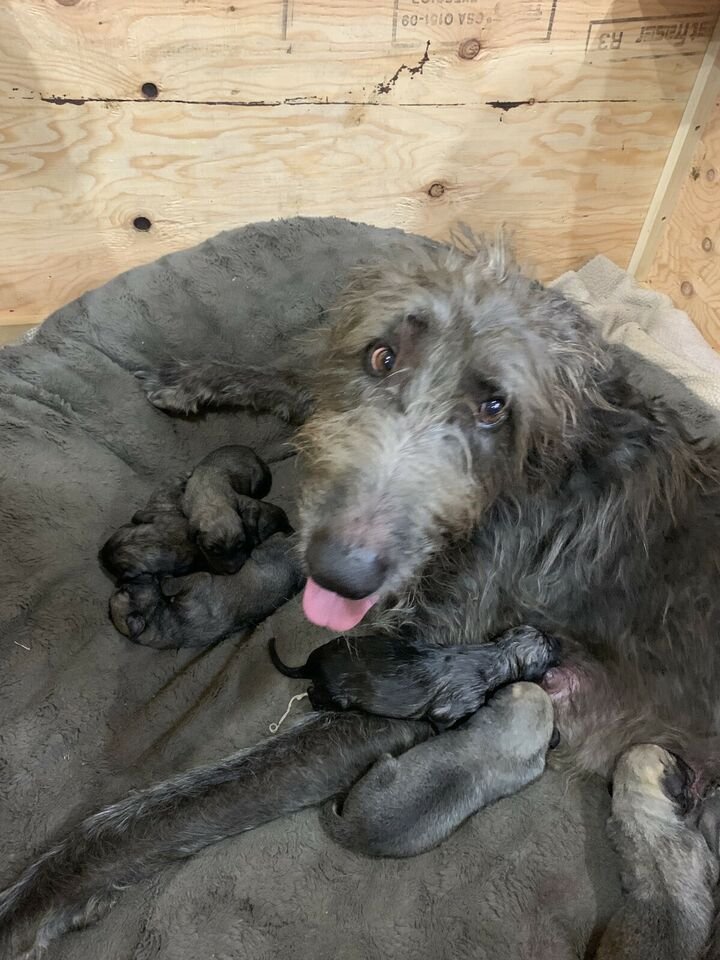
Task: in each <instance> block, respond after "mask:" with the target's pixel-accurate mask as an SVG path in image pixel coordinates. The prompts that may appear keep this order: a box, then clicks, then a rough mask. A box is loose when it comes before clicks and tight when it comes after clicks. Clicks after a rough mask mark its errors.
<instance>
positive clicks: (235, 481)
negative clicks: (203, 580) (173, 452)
mask: <svg viewBox="0 0 720 960" xmlns="http://www.w3.org/2000/svg"><path fill="white" fill-rule="evenodd" d="M271 484H272V476H271V473H270V470H269V468H268V466H267V464H266V463H265V462H264V461H263V460H261V459H260V457H258V456H257V454H256V453H255V452H254V451H253V450H251V449H250V448H249V447H241V446H227V447H220V448H219V449H218V450H214V451H213V452H212V453H211V454H209V456H207V457H205V459H204V460H201V461H200V463H199V464H198V465H197V467H195V469H194V470H193V472H192V474H191V475H190V478H189V479H188V481H187V486H186V487H185V493H184V494H183V497H182V501H181V507H182V512H183V513H184V515H185V516H186V517H187V522H188V527H189V532H190V537H191V539H192V540H193V542H194V543H196V544H197V547H198V549H199V550H200V553H201V554H202V556H203V557H204V559H205V561H206V563H207V566H208V567H209V569H210V570H212V571H213V572H214V573H237V571H238V570H239V569H240V567H241V566H242V565H243V563H245V561H246V560H247V558H248V557H249V556H250V553H251V552H252V550H253V549H254V548H255V547H256V546H257V544H258V543H262V542H263V540H267V538H268V537H269V536H271V535H272V534H273V533H278V532H283V533H290V532H291V528H290V524H289V523H288V519H287V517H286V515H285V512H284V511H283V510H281V509H280V507H276V506H274V505H273V504H271V503H262V502H260V501H261V499H262V497H265V496H267V494H268V493H269V492H270V487H271Z"/></svg>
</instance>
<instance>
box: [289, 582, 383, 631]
mask: <svg viewBox="0 0 720 960" xmlns="http://www.w3.org/2000/svg"><path fill="white" fill-rule="evenodd" d="M377 599H378V598H377V597H376V596H370V597H363V598H362V600H348V599H346V598H345V597H341V596H340V594H338V593H333V592H332V591H331V590H325V589H324V588H323V587H321V586H320V585H319V584H317V583H315V581H314V580H311V579H310V578H309V577H308V581H307V583H306V584H305V593H304V594H303V610H304V611H305V616H306V617H307V618H308V620H310V622H311V623H316V624H317V625H318V626H319V627H327V628H328V629H329V630H337V631H338V632H339V633H343V632H344V631H345V630H351V629H352V628H353V627H356V626H357V625H358V623H360V621H361V620H362V618H363V617H364V616H365V614H366V613H367V612H368V610H369V609H370V607H372V606H373V604H375V603H377Z"/></svg>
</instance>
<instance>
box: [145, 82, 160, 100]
mask: <svg viewBox="0 0 720 960" xmlns="http://www.w3.org/2000/svg"><path fill="white" fill-rule="evenodd" d="M140 89H141V91H142V95H143V96H144V97H147V99H148V100H154V99H155V97H156V96H157V95H158V94H159V93H160V91H159V90H158V87H157V84H156V83H144V84H143V85H142V87H140Z"/></svg>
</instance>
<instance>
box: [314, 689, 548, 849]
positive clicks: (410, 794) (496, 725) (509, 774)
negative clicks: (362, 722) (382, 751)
mask: <svg viewBox="0 0 720 960" xmlns="http://www.w3.org/2000/svg"><path fill="white" fill-rule="evenodd" d="M552 730H553V708H552V703H551V701H550V698H549V697H548V695H547V694H546V693H545V692H544V691H543V690H541V689H540V687H538V686H537V685H535V684H533V683H513V684H511V685H510V686H508V687H504V688H503V689H502V690H500V691H499V692H498V693H497V694H495V696H494V697H493V698H492V699H491V700H490V702H489V703H488V705H487V707H485V708H483V709H482V710H478V711H477V713H475V714H474V715H473V716H472V717H470V719H469V720H467V721H466V722H465V723H463V724H462V725H461V726H460V727H457V728H456V729H455V730H452V731H450V732H449V733H448V734H447V735H446V736H443V737H434V738H433V739H432V740H428V741H426V742H425V743H420V744H418V745H417V746H415V747H413V748H412V749H411V750H408V751H407V753H403V754H401V755H400V756H399V757H393V756H385V757H381V758H380V760H378V761H377V763H375V764H373V766H372V767H371V768H370V770H368V772H367V773H366V774H365V776H364V777H363V778H362V779H361V780H359V781H358V782H357V783H356V784H355V786H354V787H353V788H352V789H351V790H350V792H349V793H348V795H347V797H346V798H345V800H344V801H343V804H342V809H339V808H338V805H337V804H336V803H331V804H329V805H328V806H327V807H326V808H325V811H324V816H323V826H324V827H325V829H326V831H327V832H328V833H329V834H330V836H331V837H332V838H333V839H334V840H336V841H337V842H338V843H341V844H342V845H343V846H345V847H350V848H351V849H353V850H356V851H358V852H360V853H364V854H367V855H368V856H372V857H414V856H416V855H417V854H418V853H424V852H425V851H426V850H430V849H432V847H435V846H437V845H438V843H441V842H442V841H443V840H445V839H447V837H449V836H450V834H451V833H452V832H453V831H454V830H456V829H457V828H458V827H459V826H460V824H461V823H463V822H464V821H465V820H467V818H468V817H469V816H472V814H473V813H477V811H478V810H482V809H483V808H484V807H487V806H489V804H491V803H495V802H496V801H497V800H500V799H502V797H508V796H510V795H511V794H513V793H517V792H518V790H521V789H522V788H523V787H525V786H527V785H528V784H529V783H532V782H533V780H537V778H538V777H539V776H540V774H541V773H542V772H543V770H544V769H545V755H546V753H547V750H548V746H549V744H550V737H551V735H552Z"/></svg>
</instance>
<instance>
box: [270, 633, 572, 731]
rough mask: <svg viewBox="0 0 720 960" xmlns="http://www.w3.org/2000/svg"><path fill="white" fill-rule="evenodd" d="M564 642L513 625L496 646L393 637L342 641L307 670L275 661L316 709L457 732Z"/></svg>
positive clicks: (316, 656) (543, 665)
mask: <svg viewBox="0 0 720 960" xmlns="http://www.w3.org/2000/svg"><path fill="white" fill-rule="evenodd" d="M558 651H559V644H558V642H557V641H556V640H555V639H553V638H551V637H547V636H545V634H543V633H541V632H540V631H539V630H536V629H535V628H534V627H529V626H520V627H513V628H512V629H511V630H507V631H506V632H505V633H503V634H502V635H501V636H500V637H498V638H497V640H496V641H495V642H494V643H484V644H475V645H464V646H452V647H441V646H438V645H437V644H432V643H427V642H425V641H421V640H417V639H411V640H402V639H400V638H398V637H396V636H391V635H389V634H379V635H376V636H369V637H352V638H348V637H336V638H335V639H334V640H330V641H329V642H328V643H325V644H323V645H322V646H321V647H317V648H316V649H315V650H313V651H312V653H311V654H310V656H309V657H308V659H307V662H306V663H305V665H304V666H302V667H288V666H287V665H286V664H284V663H283V662H282V660H281V659H280V657H279V656H278V654H277V651H276V649H275V641H274V639H272V640H270V657H271V659H272V661H273V663H274V665H275V667H276V668H277V669H278V670H279V671H280V672H281V673H283V674H285V676H287V677H295V678H298V679H308V680H311V681H312V683H311V684H310V687H309V688H308V697H309V699H310V703H311V704H312V706H313V707H314V708H315V709H316V710H363V711H364V712H366V713H374V714H377V715H379V716H383V717H397V718H399V719H406V720H413V719H414V720H421V719H427V720H429V721H430V722H431V723H432V724H433V725H434V726H435V727H437V728H438V729H446V728H447V727H451V726H453V725H454V724H455V723H457V722H458V721H460V720H462V719H463V718H464V717H467V716H469V715H470V714H471V713H475V711H476V710H477V709H478V708H479V707H481V706H482V705H483V703H484V702H485V700H486V698H487V697H488V695H489V694H491V693H492V692H493V691H495V690H497V689H498V687H501V686H503V684H506V683H511V682H513V681H515V680H540V679H541V678H542V677H543V675H544V674H545V672H546V671H547V670H548V669H549V668H550V667H553V666H555V665H556V664H557V662H558Z"/></svg>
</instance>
